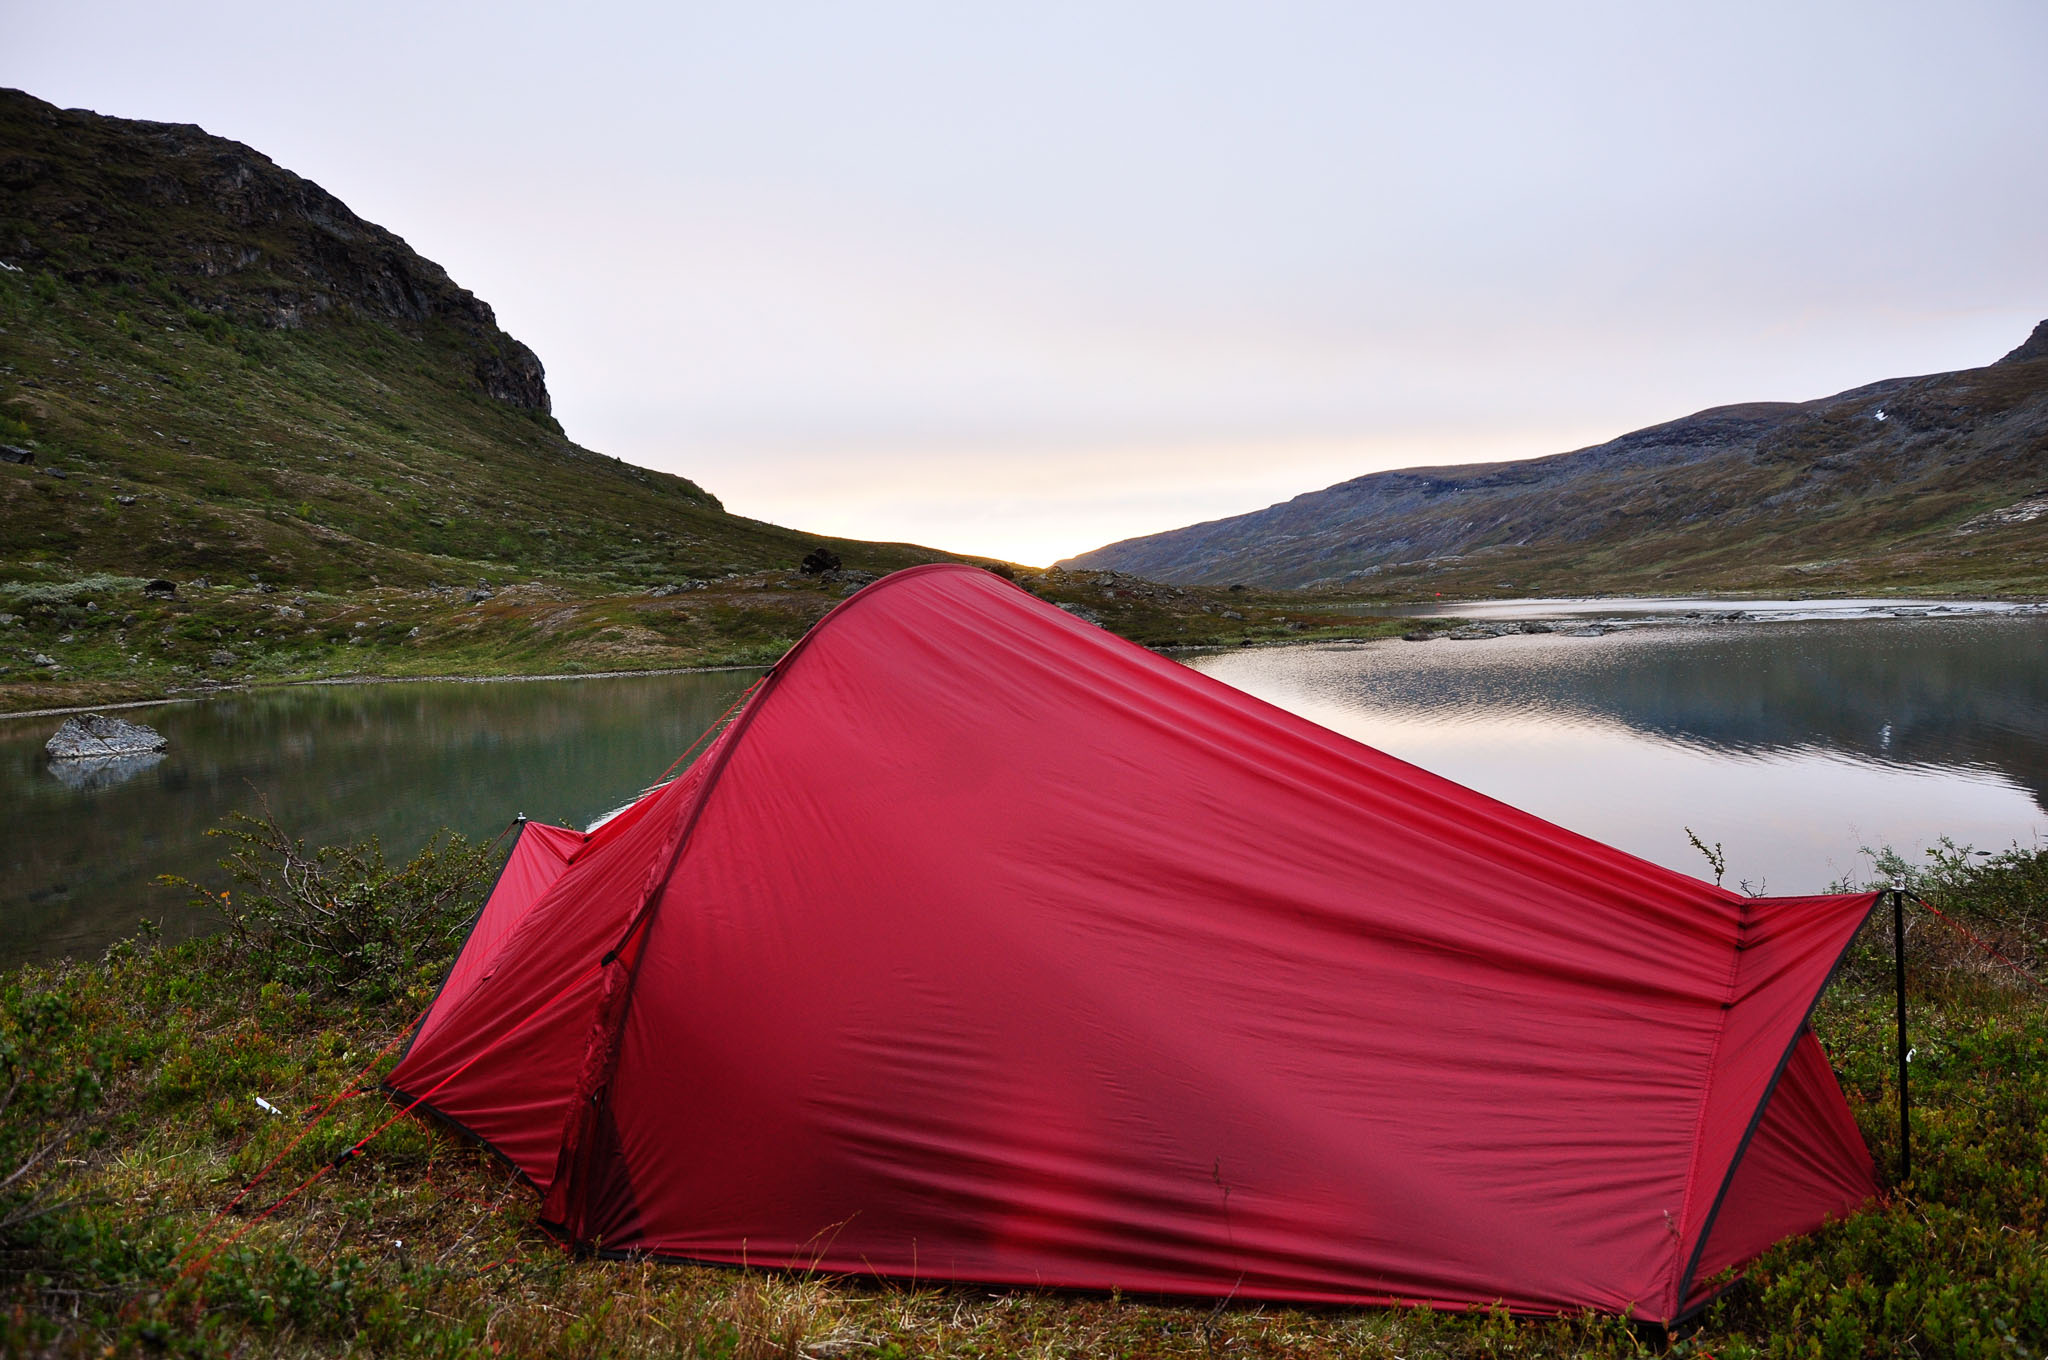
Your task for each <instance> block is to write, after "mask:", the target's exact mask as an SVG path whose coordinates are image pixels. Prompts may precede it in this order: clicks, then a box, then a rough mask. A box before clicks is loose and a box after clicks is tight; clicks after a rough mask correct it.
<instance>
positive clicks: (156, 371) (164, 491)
mask: <svg viewBox="0 0 2048 1360" xmlns="http://www.w3.org/2000/svg"><path fill="white" fill-rule="evenodd" d="M0 261H4V263H5V268H4V269H0V328H4V333H0V384H4V386H0V443H5V444H7V445H10V446H14V447H16V448H21V449H26V450H28V451H29V452H31V453H32V454H33V455H34V459H35V462H34V468H33V472H31V471H29V470H27V469H23V470H20V471H15V472H13V473H12V475H9V476H5V477H0V544H4V551H5V561H4V563H0V570H4V571H5V572H6V573H7V574H10V575H14V576H17V577H20V576H29V577H33V576H35V575H36V574H37V573H38V572H40V571H43V570H46V569H54V570H59V571H71V570H102V571H114V572H127V573H133V574H138V575H144V576H151V577H174V576H178V575H181V574H183V575H196V574H208V575H215V576H219V575H234V576H246V575H249V574H255V575H259V576H261V577H263V578H264V579H267V580H273V581H276V582H279V583H284V584H292V585H300V586H367V585H371V584H387V585H388V584H393V583H399V582H424V581H427V580H432V579H437V578H438V579H449V578H456V579H464V578H469V577H474V576H477V575H480V574H492V573H497V574H505V573H510V572H512V571H514V570H516V571H518V572H520V573H522V574H525V573H535V572H541V573H545V572H551V571H567V572H572V573H574V572H582V573H595V574H596V575H597V576H599V577H601V578H604V579H608V580H612V581H618V582H634V581H646V582H650V583H652V582H656V581H659V580H662V579H665V578H669V577H674V576H688V575H703V574H707V573H709V574H717V573H723V572H727V571H732V570H748V569H756V568H765V567H794V566H795V565H796V563H797V562H798V560H799V559H801V558H802V557H803V556H804V555H805V553H807V552H808V551H809V550H810V549H811V548H813V547H815V546H817V545H818V543H819V542H820V540H818V539H817V538H815V537H813V536H811V535H806V534H801V533H798V532H796V531H793V530H789V529H783V528H779V527H776V526H773V525H768V524H762V523H758V522H756V521H752V520H747V519H742V518H740V517H737V516H734V515H729V514H726V513H724V512H723V511H722V510H721V508H720V506H719V503H718V501H717V499H716V498H715V497H713V496H711V495H710V494H708V493H707V492H705V491H704V490H703V489H702V488H700V487H698V486H697V485H696V484H695V483H693V482H690V481H687V480H685V479H684V478H681V477H673V476H669V475H667V474H665V473H659V472H652V471H649V470H647V469H644V468H639V467H634V466H630V465H628V464H625V463H622V462H620V461H618V460H616V459H613V458H607V457H604V456H602V455H599V454H596V453H593V452H591V451H590V450H588V449H585V448H582V447H581V446H579V445H577V444H576V443H574V442H573V441H571V440H569V439H568V438H566V437H565V436H564V435H563V433H562V429H561V427H560V425H558V424H557V423H556V422H555V420H554V419H553V417H552V416H551V415H550V414H549V402H548V392H547V385H546V381H545V377H544V374H543V371H542V368H541V363H540V360H539V359H538V358H536V357H535V356H534V354H533V351H531V350H529V349H528V348H527V347H526V346H525V345H522V344H520V343H519V342H518V341H517V340H515V339H513V338H512V337H511V336H509V335H507V334H505V333H504V331H502V330H500V329H499V327H498V325H497V321H496V318H495V317H494V316H493V314H492V311H491V309H490V307H489V306H488V305H487V304H485V303H484V302H483V301H481V300H480V299H478V298H477V297H476V296H475V295H473V294H471V293H470V292H469V291H468V290H466V289H464V288H462V287H460V286H459V285H457V284H456V283H455V282H454V281H453V280H452V279H450V278H449V277H448V274H447V272H446V271H445V270H443V269H442V268H441V267H440V266H438V265H436V264H434V263H433V262H432V261H430V260H426V259H423V258H422V257H421V256H420V255H419V254H418V253H417V252H415V251H414V250H412V249H411V248H410V247H409V246H407V245H406V243H405V242H404V241H403V240H401V239H400V238H399V237H397V236H396V235H394V234H392V233H391V232H389V231H386V230H385V229H384V228H382V227H379V226H376V225H375V224H373V223H369V222H365V221H364V220H363V219H362V218H360V217H358V216H356V215H355V214H354V213H353V212H351V211H349V209H348V207H347V206H346V205H345V204H343V203H342V202H341V201H340V200H339V199H337V198H335V197H334V196H333V195H332V194H330V193H328V192H326V191H325V190H323V189H321V188H320V187H319V186H318V185H316V184H313V183H311V182H310V181H308V180H305V179H303V178H301V177H300V176H298V175H295V174H293V173H292V172H290V171H289V170H285V169H282V168H281V167H279V166H277V165H275V164H273V163H272V162H271V161H270V160H269V159H268V158H267V157H265V156H263V155H261V154H260V153H258V152H256V151H254V150H251V149H250V148H249V147H246V146H243V145H241V144H240V143H238V142H232V141H228V140H226V139H224V138H220V137H214V136H210V135H209V134H207V133H205V132H203V131H202V130H200V129H199V128H196V127H191V126H187V125H182V124H171V123H149V122H137V121H132V120H128V119H120V118H107V117H102V116H100V115H97V114H93V113H88V112H83V111H79V110H68V111H67V110H60V109H57V108H55V107H53V106H51V105H49V104H46V103H44V102H42V101H41V100H38V99H35V98H33V97H31V96H29V95H27V94H24V93H22V92H20V91H18V90H9V91H0ZM15 456H18V455H15ZM52 471H54V472H60V473H65V474H68V479H69V484H68V485H66V484H63V483H59V482H56V481H53V480H52V479H51V478H50V477H49V476H47V475H44V474H46V473H49V472H52ZM88 489H89V490H90V492H91V494H85V492H86V491H87V490H88ZM124 498H132V503H131V499H124ZM830 546H831V547H832V548H833V549H834V550H835V551H836V552H837V553H838V554H839V555H840V556H841V557H842V558H843V559H845V560H846V561H847V562H849V563H850V564H853V565H856V566H860V567H865V568H868V569H875V570H879V569H884V568H888V567H895V566H902V565H907V564H908V563H910V562H913V561H921V560H927V559H930V558H933V557H937V556H940V554H937V553H933V552H930V551H926V550H920V549H914V548H910V547H907V546H903V545H894V546H883V545H875V544H863V543H850V542H840V541H833V542H832V543H831V545H830Z"/></svg>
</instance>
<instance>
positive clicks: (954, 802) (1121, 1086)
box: [389, 565, 1875, 1320]
mask: <svg viewBox="0 0 2048 1360" xmlns="http://www.w3.org/2000/svg"><path fill="white" fill-rule="evenodd" d="M1616 796H1617V797H1625V796H1626V792H1625V791H1621V790H1617V792H1616ZM1874 901H1875V896H1874V895H1873V894H1869V893H1864V894H1858V895H1855V896H1838V897H1792V898H1761V899H1750V898H1744V897H1740V896H1737V895H1736V894H1733V893H1729V892H1725V891H1722V890H1721V889H1719V888H1714V887H1709V886H1707V885H1706V884H1704V883H1701V882H1698V881H1697V880H1694V879H1691V878H1687V877H1685V876H1684V875H1682V874H1678V873H1674V872H1672V871H1670V870H1668V869H1662V868H1659V867H1658V866H1656V865H1654V864H1649V863H1645V862H1644V861H1642V860H1639V859H1636V858H1633V857H1632V856H1629V855H1626V854H1622V853H1621V852H1619V851H1616V850H1612V849H1609V848H1608V847H1606V846H1604V845H1600V844H1597V843H1595V842H1593V841H1589V840H1587V839H1585V838H1584V837H1581V836H1578V835H1574V834H1573V833H1571V832H1568V831H1564V830H1562V829H1560V828H1558V827H1555V826H1551V825H1549V824H1548V823H1546V822H1543V821H1540V820H1538V819H1537V818H1535V817H1532V816H1529V815H1528V814H1526V813H1523V812H1518V811H1516V810H1515V809H1514V808H1511V807H1506V806H1504V805H1502V804H1500V803H1497V802H1494V801H1493V800H1492V799H1489V798H1485V797H1482V796H1481V795H1479V794H1476V793H1473V792H1471V791H1470V790H1468V789H1464V788H1461V787H1459V786H1457V785H1455V784H1452V783H1450V782H1448V781H1446V780H1443V779H1440V778H1438V777H1437V776H1435V775H1432V774H1428V773H1426V772H1424V771H1422V770H1419V769H1416V768H1415V767H1413V766H1411V765H1406V764H1403V763H1402V762H1400V761H1398V760H1395V759H1393V758H1391V757H1389V756H1385V755H1382V754H1380V753H1379V752H1378V751H1374V750H1371V749H1369V748H1367V747H1364V746H1360V745H1358V744H1357V743H1355V742H1352V741H1350V740H1347V739H1346V738H1344V737H1341V736H1337V735H1335V734H1334V733H1331V732H1329V731H1326V730H1324V729H1323V728H1320V727H1317V726H1315V725H1314V724H1312V723H1309V722H1306V721H1303V720H1302V719H1300V718H1297V717H1294V716H1292V715H1291V714H1288V713H1285V712H1282V711H1281V710H1279V709H1275V708H1273V707H1271V706H1269V705H1267V704H1265V703H1262V702H1260V701H1259V700H1257V699H1253V698H1250V697H1248V696H1246V695H1244V694H1242V693H1239V692H1238V691H1236V690H1234V689H1231V688H1229V687H1228V686H1226V685H1223V684H1220V683H1218V682H1216V681H1214V680H1211V679H1209V678H1208V677H1206V676H1204V675H1202V674H1200V673H1198V672H1196V671H1192V670H1189V669H1187V668H1185V667H1183V666H1180V665H1177V664H1175V663H1173V662H1171V661H1167V660H1165V659H1163V658H1160V657H1157V656H1154V655H1153V654H1151V653H1149V652H1147V651H1145V650H1143V649H1142V648H1139V647H1135V646H1133V645H1131V644H1129V643H1127V642H1123V641H1121V640H1119V639H1117V638H1115V637H1113V636H1111V635H1110V634H1108V633H1106V632H1103V631H1102V630H1101V629H1098V628H1094V627H1091V626H1090V625H1088V624H1086V623H1083V622H1081V621H1080V620H1078V619H1075V618H1073V617H1071V616H1069V615H1067V614H1065V613H1062V612H1061V611H1060V610H1058V609H1055V608H1053V607H1052V606H1050V605H1047V604H1045V603H1043V602H1041V601H1039V600H1037V599H1035V598H1034V597H1032V596H1031V595H1029V594H1027V593H1025V592H1024V591H1022V590H1019V589H1018V588H1016V587H1015V586H1013V585H1010V584H1008V583H1006V582H1004V581H1002V580H1000V579H998V578H997V577H995V576H992V575H990V574H988V573H987V572H983V571H978V570H975V569H972V568H967V567H959V566H950V565H941V566H927V567H918V568H914V569H912V570H909V571H905V572H901V573H898V574H897V575H894V576H891V577H889V578H887V579H886V580H884V581H882V582H880V583H878V584H876V585H874V586H872V587H870V588H868V589H866V590H863V591H862V592H860V593H859V594H858V595H856V596H854V597H853V598H852V599H851V600H849V601H847V602H846V603H844V604H842V605H841V606H840V607H839V608H838V609H837V610H835V611H834V612H833V613H832V614H831V615H830V616H829V617H827V618H826V619H825V620H824V621H823V622H822V623H820V624H819V625H818V626H817V627H815V628H814V629H812V630H811V632H810V634H809V635H808V636H807V637H805V638H804V640H803V641H802V642H800V643H799V644H798V645H797V646H796V647H795V648H793V649H792V650H791V651H790V653H789V654H788V655H787V656H785V657H784V658H783V659H782V661H781V663H780V664H778V665H777V666H776V667H775V668H774V670H773V671H771V672H770V673H769V674H768V676H767V677H766V679H765V680H764V681H763V683H762V684H761V685H760V687H759V688H758V690H757V691H756V692H755V693H754V695H753V697H752V698H751V700H750V701H749V702H748V703H747V705H746V706H745V707H744V708H743V709H742V710H741V711H740V712H739V713H738V715H737V716H736V717H735V718H734V719H733V721H732V722H731V723H730V724H729V725H728V726H727V727H726V728H725V730H724V731H723V733H722V734H721V735H720V736H719V737H718V738H717V739H716V740H715V741H714V742H713V744H712V745H711V746H709V747H708V748H707V750H706V752H705V754H704V755H703V756H702V757H701V758H700V759H699V760H698V761H697V762H696V763H695V764H694V765H693V766H692V767H691V768H690V769H689V771H688V772H687V773H685V774H684V775H683V776H681V777H680V778H677V779H675V780H674V781H672V782H670V783H668V784H666V785H664V786H662V787H659V788H657V789H655V790H654V791H652V792H650V793H648V794H647V795H646V796H645V797H644V798H642V799H640V800H639V801H638V802H636V803H635V804H633V805H632V806H631V807H630V808H629V809H627V810H626V811H625V812H624V813H622V814H621V815H620V816H618V817H617V818H615V819H613V820H612V821H609V822H607V823H605V824H604V825H602V826H601V827H599V828H598V829H596V830H595V831H592V832H590V833H588V834H583V833H579V832H573V831H566V830H562V829H559V828H555V827H542V826H537V825H529V826H527V827H526V828H525V831H524V834H523V835H522V836H521V838H520V839H519V841H518V843H517V845H516V847H515V848H514V851H513V854H512V858H511V862H510V864H509V865H508V866H507V869H506V871H505V874H504V877H503V878H502V879H501V880H500V882H499V884H498V886H497V888H496V890H495V891H494V892H493V894H492V895H491V898H490V901H489V904H488V905H487V906H486V907H485V908H484V910H483V913H482V915H481V917H480V918H479V920H478V922H477V925H476V928H475V932H474V933H473V934H472V936H471V937H470V939H469V941H468V943H467V944H466V945H465V946H464V948H463V950H462V954H461V957H460V958H459V959H458V960H457V962H456V964H455V968H454V971H453V972H452V973H451V975H450V977H449V979H448V982H447V984H446V986H445V987H444V989H443V991H442V993H441V995H440V997H439V998H438V1000H437V1001H436V1002H435V1004H434V1006H433V1008H432V1009H431V1011H430V1012H429V1014H428V1015H427V1018H426V1019H425V1021H424V1022H423V1023H422V1024H421V1026H420V1030H419V1033H418V1034H417V1035H416V1036H415V1038H414V1041H413V1043H412V1044H411V1046H410V1048H409V1049H408V1051H407V1053H406V1055H405V1057H404V1059H403V1060H402V1061H401V1062H400V1064H399V1065H398V1067H397V1068H396V1069H395V1070H394V1071H393V1073H392V1075H391V1078H390V1081H389V1086H390V1088H391V1089H392V1091H393V1092H394V1093H395V1094H396V1095H397V1096H398V1097H399V1098H401V1099H404V1100H419V1101H421V1103H422V1106H423V1107H424V1108H428V1109H431V1110H432V1111H434V1112H435V1113H436V1114H438V1115H440V1116H441V1117H442V1118H444V1119H446V1120H448V1121H450V1122H451V1123H454V1124H456V1125H457V1126H459V1127H461V1128H463V1129H465V1130H467V1131H469V1132H470V1133H472V1134H473V1135H474V1136H476V1137H477V1138H480V1139H482V1140H483V1141H484V1142H486V1143H487V1144H489V1145H490V1146H491V1147H493V1148H495V1149H496V1150H497V1151H498V1152H500V1153H502V1154H503V1155H504V1156H505V1157H506V1158H508V1159H509V1160H510V1161H511V1162H512V1163H513V1164H514V1165H515V1166H517V1167H518V1168H519V1170H520V1171H521V1172H523V1173H524V1174H525V1176H526V1177H527V1178H529V1179H530V1180H531V1181H532V1182H533V1184H534V1186H535V1187H536V1188H537V1189H538V1190H539V1191H540V1192H541V1193H542V1194H543V1195H544V1196H545V1209H544V1217H545V1218H546V1219H547V1220H548V1221H549V1222H551V1223H553V1224H555V1225H557V1226H559V1227H560V1228H561V1229H562V1230H563V1231H564V1232H565V1233H566V1234H567V1235H568V1236H569V1237H571V1238H572V1239H573V1240H574V1241H576V1242H577V1243H579V1244H582V1245H584V1246H586V1247H589V1248H595V1249H598V1250H602V1251H607V1252H625V1253H648V1254H653V1255H658V1256H665V1257H676V1258H688V1259H692V1260H700V1261H717V1262H736V1263H749V1264H755V1265H792V1266H804V1267H817V1268H822V1269H826V1270H832V1271H847V1272H858V1273H869V1272H872V1273H876V1274H881V1275H887V1276H895V1277H905V1278H912V1279H919V1280H974V1281H985V1282H993V1283H1008V1284H1021V1285H1050V1286H1072V1287H1079V1288H1088V1289H1107V1288H1121V1289H1125V1290H1134V1291H1159V1292H1168V1293H1178V1294H1205V1295H1230V1296H1234V1297H1237V1298H1266V1299H1291V1300H1305V1301H1328V1302H1344V1303H1369V1302H1402V1303H1423V1302H1427V1303H1430V1304H1434V1305H1438V1306H1449V1307H1458V1306H1464V1305H1475V1304H1476V1305H1490V1304H1493V1303H1496V1302H1499V1303H1503V1304H1505V1305H1506V1306H1507V1307H1508V1308H1510V1309H1513V1310H1516V1311H1526V1312H1550V1311H1560V1310H1572V1309H1581V1308H1595V1309H1605V1310H1613V1311H1621V1310H1633V1312H1634V1314H1635V1315H1636V1316H1638V1317H1641V1318H1645V1319H1651V1320H1669V1319H1672V1318H1675V1317H1677V1316H1679V1315H1681V1314H1683V1313H1685V1312H1686V1311H1688V1310H1690V1309H1692V1308H1695V1307H1697V1306H1698V1305H1699V1304H1700V1303H1701V1302H1703V1301H1704V1300H1705V1298H1706V1297H1708V1295H1709V1294H1710V1293H1711V1292H1712V1289H1713V1287H1714V1281H1715V1279H1716V1277H1717V1276H1720V1275H1722V1274H1723V1273H1724V1272H1725V1271H1726V1270H1727V1269H1728V1268H1729V1267H1732V1266H1735V1265H1738V1264H1740V1263H1742V1262H1744V1261H1746V1260H1748V1259H1749V1258H1751V1257H1753V1256H1754V1255H1756V1253H1758V1252H1759V1251H1761V1250H1762V1249H1763V1248H1764V1247H1766V1246H1768V1245H1770V1244H1771V1243H1772V1242H1775V1241H1776V1240H1778V1239H1779V1238H1782V1237H1784V1236H1786V1235H1788V1234H1792V1233H1798V1232H1803V1231H1806V1230H1808V1229H1811V1228H1813V1227H1815V1226H1817V1225H1818V1224H1820V1223H1821V1222H1822V1221H1823V1220H1825V1219H1827V1218H1830V1217H1840V1216H1842V1215H1845V1214H1847V1213H1849V1212H1850V1211H1852V1210H1853V1209H1855V1208H1856V1207H1857V1206H1858V1205H1860V1204H1861V1203H1863V1202H1864V1201H1865V1200H1866V1199H1867V1198H1868V1197H1869V1196H1871V1194H1872V1193H1873V1192H1874V1189H1875V1185H1874V1179H1873V1170H1872V1165H1871V1160H1870V1157H1869V1154H1868V1153H1867V1152H1866V1150H1865V1148H1864V1145H1863V1142H1862V1139H1861V1137H1860V1135H1859V1133H1858V1131H1857V1128H1856V1124H1855V1122H1854V1121H1853V1120H1852V1119H1851V1117H1850V1114H1849V1110H1848V1108H1847V1106H1846V1104H1845V1102H1844V1100H1843V1097H1842V1093H1841V1090H1840V1088H1839V1087H1838V1086H1837V1084H1836V1081H1835V1078H1834V1075H1833V1073H1832V1072H1831V1071H1830V1069H1829V1066H1828V1061H1827V1058H1826V1056H1825V1054H1823V1052H1822V1051H1821V1048H1820V1045H1819V1043H1818V1042H1817V1041H1816V1040H1815V1038H1814V1037H1813V1034H1812V1032H1811V1031H1810V1030H1809V1029H1808V1028H1807V1027H1806V1019H1807V1016H1808V1014H1809V1012H1810V1011H1811V1009H1812V1007H1813V1004H1814V1001H1815V999H1816V997H1817V996H1818V994H1819V992H1820V990H1821V988H1822V986H1823V985H1824V984H1825V982H1826V981H1827V978H1828V975H1829V972H1830V971H1831V970H1832V969H1833V967H1834V966H1835V964H1836V962H1837V960H1838V959H1839V958H1840V957H1841V955H1842V953H1843V951H1844V949H1845V948H1846V947H1847V945H1848V943H1849V939H1850V936H1851V935H1853V934H1854V933H1855V931H1856V929H1857V927H1858V926H1859V925H1860V924H1861V923H1862V921H1863V919H1864V917H1865V916H1866V915H1867V914H1868V912H1869V911H1870V909H1871V907H1872V905H1873V903H1874Z"/></svg>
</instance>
